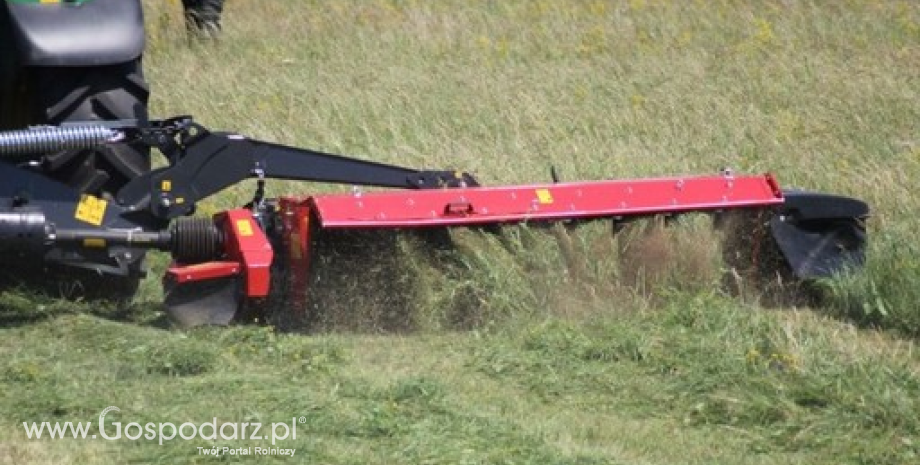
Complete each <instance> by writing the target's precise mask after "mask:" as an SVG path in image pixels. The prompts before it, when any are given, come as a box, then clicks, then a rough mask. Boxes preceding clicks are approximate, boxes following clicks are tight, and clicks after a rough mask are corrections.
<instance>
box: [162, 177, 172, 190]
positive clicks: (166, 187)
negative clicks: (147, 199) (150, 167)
mask: <svg viewBox="0 0 920 465" xmlns="http://www.w3.org/2000/svg"><path fill="white" fill-rule="evenodd" d="M160 190H161V191H163V192H169V191H171V190H172V181H170V180H169V179H164V180H162V181H160Z"/></svg>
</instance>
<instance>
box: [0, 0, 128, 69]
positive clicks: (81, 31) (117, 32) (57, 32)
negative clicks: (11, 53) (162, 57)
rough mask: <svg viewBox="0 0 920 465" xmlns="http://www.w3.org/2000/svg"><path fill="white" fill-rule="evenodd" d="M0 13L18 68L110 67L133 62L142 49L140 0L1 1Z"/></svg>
mask: <svg viewBox="0 0 920 465" xmlns="http://www.w3.org/2000/svg"><path fill="white" fill-rule="evenodd" d="M2 8H4V9H6V10H7V12H8V18H6V19H8V20H9V22H10V25H9V28H10V31H9V34H11V35H12V36H13V37H12V39H13V41H14V43H15V44H16V47H15V48H16V50H17V51H18V55H19V57H18V58H19V63H20V64H22V65H27V66H29V65H31V66H100V65H111V64H116V63H124V62H127V61H131V60H134V59H136V58H137V57H139V56H140V55H141V53H142V52H143V50H144V16H143V11H142V8H141V2H140V0H86V1H83V2H77V1H66V0H64V1H61V2H59V3H38V2H35V3H32V2H29V3H23V2H15V1H10V0H4V1H3V7H2ZM4 13H6V12H4ZM0 16H6V15H5V14H3V13H0ZM4 35H6V34H4ZM4 61H6V60H5V59H4Z"/></svg>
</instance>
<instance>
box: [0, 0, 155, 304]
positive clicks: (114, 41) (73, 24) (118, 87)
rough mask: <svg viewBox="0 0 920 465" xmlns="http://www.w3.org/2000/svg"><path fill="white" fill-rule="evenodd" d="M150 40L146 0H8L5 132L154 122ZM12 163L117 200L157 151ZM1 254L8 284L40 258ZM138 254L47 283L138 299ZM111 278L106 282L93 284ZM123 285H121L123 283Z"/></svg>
mask: <svg viewBox="0 0 920 465" xmlns="http://www.w3.org/2000/svg"><path fill="white" fill-rule="evenodd" d="M144 43H145V39H144V18H143V11H142V6H141V2H140V0H63V1H62V0H57V1H53V0H52V1H49V0H3V1H2V2H0V130H3V129H19V128H23V127H27V126H33V127H34V126H44V125H53V126H61V125H66V124H67V123H69V122H86V121H102V120H104V121H113V120H122V121H125V120H135V121H138V122H143V121H146V120H147V117H148V111H147V98H148V94H149V90H148V87H147V83H146V81H145V80H144V74H143V70H142V67H141V61H142V55H143V51H144ZM2 161H3V162H7V163H15V164H17V165H18V166H21V167H28V168H29V169H30V170H32V171H35V172H38V173H41V174H42V175H44V176H47V177H49V178H52V179H54V180H57V181H59V182H60V183H63V184H66V185H67V186H69V187H70V188H72V189H74V190H78V191H79V192H82V193H86V194H91V195H94V196H97V197H100V198H107V197H110V196H112V195H113V194H114V193H115V192H117V191H118V190H119V189H120V188H121V187H123V186H124V185H125V184H127V183H128V182H129V181H131V180H132V179H134V178H136V177H138V176H140V175H142V174H144V173H146V172H147V171H149V170H150V150H149V148H148V146H147V145H145V144H141V143H124V144H107V145H104V146H99V147H97V148H93V149H90V150H62V151H58V152H54V153H50V154H49V153H36V154H17V156H16V158H15V159H5V160H2ZM0 252H2V254H0V261H2V262H3V264H4V266H3V268H2V269H0V282H4V283H5V284H7V285H8V284H9V282H10V281H13V282H14V283H15V282H16V281H20V280H22V279H26V278H25V276H26V274H27V273H25V270H23V268H24V267H26V265H29V264H31V261H29V263H26V262H24V261H23V260H24V257H19V256H18V252H19V251H17V250H4V251H0ZM128 256H130V257H131V258H130V260H128V261H127V262H125V259H124V255H123V256H121V257H119V258H118V263H116V262H115V258H114V257H108V256H105V255H100V256H98V257H95V258H94V260H91V261H88V262H87V261H84V262H83V263H84V266H82V267H81V268H82V272H79V271H80V270H73V269H72V267H70V266H68V267H66V268H68V270H67V272H66V273H60V276H62V278H61V279H55V278H52V279H50V280H46V282H49V283H53V285H54V286H58V287H62V289H60V290H59V291H60V292H61V293H64V294H69V296H71V297H77V296H79V297H83V296H84V295H90V294H92V292H91V291H93V290H96V292H100V293H101V292H104V293H105V295H106V296H119V297H126V296H130V295H132V294H133V292H134V290H135V288H136V286H137V283H138V282H139V280H140V278H141V277H142V276H143V257H144V253H143V251H138V252H137V253H135V254H128ZM64 261H66V260H62V262H64ZM9 264H13V265H15V266H12V267H11V266H10V265H9ZM35 266H36V267H38V268H42V269H40V270H37V271H39V272H41V273H48V272H49V271H54V270H48V269H47V266H46V265H44V264H41V265H38V264H35ZM52 268H54V267H52ZM74 271H78V272H77V273H74ZM4 274H6V276H3V275H4ZM104 275H105V276H104ZM65 276H66V277H67V279H66V280H65V279H64V278H63V277H65ZM74 276H76V277H77V278H73V277H74ZM103 277H105V278H106V280H105V281H104V282H105V285H102V286H99V285H97V283H91V282H92V281H94V280H95V279H96V278H103ZM113 277H114V278H116V279H114V280H113V279H112V278H113ZM4 278H6V279H4ZM30 281H31V280H30ZM64 281H67V282H66V283H65V282H64ZM113 283H118V285H117V286H114V287H113ZM55 291H56V292H57V291H58V290H55Z"/></svg>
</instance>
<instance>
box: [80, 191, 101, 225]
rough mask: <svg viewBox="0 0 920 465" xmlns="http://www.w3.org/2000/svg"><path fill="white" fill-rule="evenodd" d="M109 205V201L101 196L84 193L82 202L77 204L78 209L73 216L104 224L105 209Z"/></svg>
mask: <svg viewBox="0 0 920 465" xmlns="http://www.w3.org/2000/svg"><path fill="white" fill-rule="evenodd" d="M107 206H108V202H106V201H105V200H103V199H100V198H99V197H93V196H92V195H88V194H83V195H82V196H81V197H80V203H78V204H77V211H76V212H75V213H74V215H73V217H74V218H76V219H78V220H80V221H83V222H84V223H89V224H91V225H93V226H100V225H102V220H103V219H104V218H105V209H106V207H107Z"/></svg>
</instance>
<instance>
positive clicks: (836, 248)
mask: <svg viewBox="0 0 920 465" xmlns="http://www.w3.org/2000/svg"><path fill="white" fill-rule="evenodd" d="M784 194H785V196H786V202H785V204H784V205H783V207H782V208H781V210H780V212H779V214H778V215H776V216H774V217H773V218H772V219H771V220H770V232H771V234H772V236H773V239H774V240H775V241H776V244H777V245H778V246H779V249H780V251H781V252H782V254H783V257H784V258H785V259H786V262H787V263H788V264H789V267H790V268H791V269H792V272H793V273H794V274H795V276H796V277H798V278H800V279H813V278H827V277H831V276H833V275H835V274H838V273H841V272H845V271H847V270H848V269H852V268H855V267H859V266H862V265H863V264H864V262H865V259H866V241H867V238H866V227H865V219H866V218H867V217H868V216H869V206H868V205H867V204H866V203H864V202H862V201H860V200H856V199H852V198H848V197H841V196H836V195H830V194H821V193H815V192H804V191H788V192H785V193H784Z"/></svg>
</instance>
